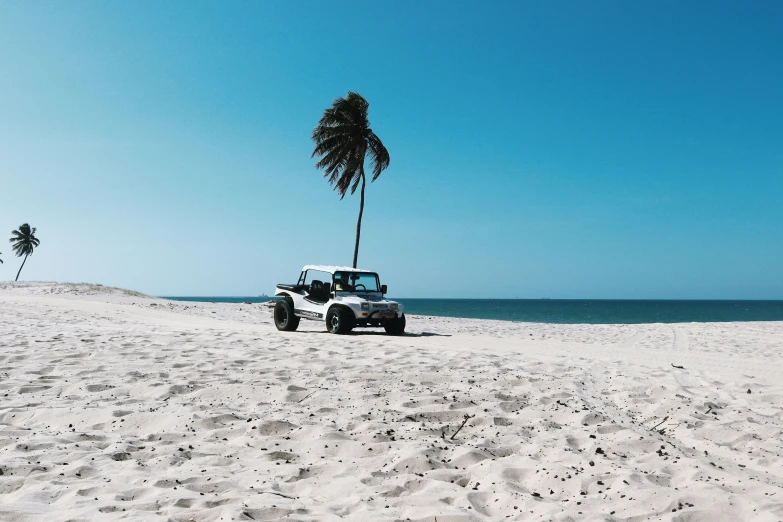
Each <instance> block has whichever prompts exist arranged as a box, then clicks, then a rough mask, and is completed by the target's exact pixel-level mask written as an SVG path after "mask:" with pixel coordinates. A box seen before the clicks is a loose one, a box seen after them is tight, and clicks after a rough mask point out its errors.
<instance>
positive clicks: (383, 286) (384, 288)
mask: <svg viewBox="0 0 783 522" xmlns="http://www.w3.org/2000/svg"><path fill="white" fill-rule="evenodd" d="M386 291H387V290H386V285H381V293H382V294H385V293H386Z"/></svg>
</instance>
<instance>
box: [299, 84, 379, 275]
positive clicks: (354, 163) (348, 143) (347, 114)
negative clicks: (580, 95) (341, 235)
mask: <svg viewBox="0 0 783 522" xmlns="http://www.w3.org/2000/svg"><path fill="white" fill-rule="evenodd" d="M369 107H370V104H369V103H367V100H365V99H364V98H363V97H362V96H361V95H360V94H358V93H355V92H350V91H349V92H348V94H347V95H346V97H345V98H337V99H336V100H334V102H333V103H332V106H331V107H329V108H328V109H326V110H325V111H324V115H323V117H322V118H321V121H319V122H318V126H317V127H316V128H315V129H313V141H314V142H315V150H314V151H313V155H312V156H311V157H313V158H314V157H316V156H320V157H321V159H320V160H318V163H316V164H315V166H316V168H319V169H324V177H325V178H328V180H329V184H330V185H334V189H335V190H336V191H337V192H338V193H339V194H340V199H343V198H344V197H345V194H346V192H348V189H349V188H350V189H351V194H353V193H354V192H356V188H357V187H358V186H359V183H360V182H361V184H362V190H361V198H360V200H359V219H358V220H357V221H356V246H355V247H354V250H353V267H354V268H356V261H357V259H358V257H359V237H360V236H361V233H362V214H363V213H364V185H365V177H364V160H365V158H366V157H367V156H368V155H369V156H370V163H371V164H372V179H371V180H370V181H375V180H376V179H377V178H378V176H380V175H381V172H383V171H384V170H385V169H386V168H387V167H388V166H389V152H388V151H387V150H386V147H384V146H383V143H381V140H380V138H378V136H376V135H375V133H374V132H373V131H372V129H371V128H370V120H369V119H367V110H368V109H369Z"/></svg>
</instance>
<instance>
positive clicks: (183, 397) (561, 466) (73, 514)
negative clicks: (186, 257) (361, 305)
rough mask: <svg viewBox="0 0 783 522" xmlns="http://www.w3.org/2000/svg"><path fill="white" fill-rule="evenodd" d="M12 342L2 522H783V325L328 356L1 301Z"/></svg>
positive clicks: (433, 327)
mask: <svg viewBox="0 0 783 522" xmlns="http://www.w3.org/2000/svg"><path fill="white" fill-rule="evenodd" d="M0 339H1V340H2V345H3V346H2V348H3V349H2V350H1V351H0V396H2V397H1V398H2V403H0V444H1V445H0V470H2V475H0V520H40V519H41V517H46V519H47V520H102V519H105V520H113V519H118V518H129V519H135V520H177V521H179V520H182V521H185V520H191V519H192V520H199V521H200V520H220V519H221V517H223V519H224V520H230V519H232V518H233V519H235V520H243V519H244V520H332V519H335V520H336V519H340V520H414V521H432V520H435V517H437V520H439V521H441V522H442V521H444V520H449V521H468V520H471V521H472V520H523V519H524V520H528V519H533V520H626V519H631V520H646V519H654V520H726V521H728V520H780V519H781V518H783V490H781V486H783V472H781V471H780V470H781V469H783V465H781V464H783V457H781V455H783V439H782V436H783V384H781V382H780V378H779V376H780V375H781V374H783V373H781V372H782V371H783V358H781V353H783V323H781V322H747V323H678V324H674V325H672V324H661V323H659V324H635V325H590V324H588V325H574V324H548V323H518V322H509V321H500V320H494V321H493V320H485V319H453V318H445V317H432V316H410V317H409V318H408V335H405V336H401V337H390V336H386V335H382V334H381V332H378V331H376V330H372V329H368V330H358V331H357V332H356V333H355V334H354V335H347V336H335V335H330V334H327V333H326V332H325V331H324V328H323V325H322V323H317V322H309V321H302V325H301V327H300V331H298V332H294V333H285V332H278V331H277V330H276V329H275V328H274V325H273V323H272V320H271V313H270V311H269V309H268V308H267V307H266V306H263V305H258V304H256V305H246V304H221V303H217V304H212V303H196V302H183V301H168V300H165V299H159V298H152V297H149V296H143V295H142V294H138V293H134V292H127V291H123V290H119V289H110V288H107V287H98V286H97V285H64V284H60V283H35V284H18V285H12V284H7V283H3V284H2V285H0ZM463 423H464V425H463ZM460 426H461V427H460Z"/></svg>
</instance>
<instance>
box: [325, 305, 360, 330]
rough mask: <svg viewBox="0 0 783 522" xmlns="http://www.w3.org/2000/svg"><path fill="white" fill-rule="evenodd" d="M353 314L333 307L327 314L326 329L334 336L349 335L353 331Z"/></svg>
mask: <svg viewBox="0 0 783 522" xmlns="http://www.w3.org/2000/svg"><path fill="white" fill-rule="evenodd" d="M352 316H353V312H351V311H350V310H346V309H345V308H342V307H339V306H333V307H332V308H330V309H329V311H328V312H326V329H327V330H328V331H329V333H333V334H347V333H348V332H350V331H351V330H352V329H353V324H354V319H353V317H352Z"/></svg>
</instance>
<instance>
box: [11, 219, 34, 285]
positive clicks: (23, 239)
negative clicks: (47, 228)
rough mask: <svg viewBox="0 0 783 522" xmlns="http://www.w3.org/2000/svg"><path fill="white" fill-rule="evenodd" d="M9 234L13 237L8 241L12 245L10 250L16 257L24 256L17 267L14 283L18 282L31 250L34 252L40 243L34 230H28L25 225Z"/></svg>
mask: <svg viewBox="0 0 783 522" xmlns="http://www.w3.org/2000/svg"><path fill="white" fill-rule="evenodd" d="M11 234H13V237H11V239H9V241H10V242H11V244H12V245H13V247H12V248H13V250H14V253H15V254H16V257H22V256H24V260H23V261H22V266H20V267H19V271H18V272H17V273H16V279H14V281H18V280H19V274H21V273H22V268H24V264H25V263H26V262H27V256H30V255H32V253H33V250H35V248H36V247H37V246H38V245H40V244H41V242H40V241H39V240H38V238H36V237H35V228H30V225H28V224H27V223H25V224H24V225H22V226H20V227H19V228H18V229H17V230H13V231H12V232H11Z"/></svg>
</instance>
